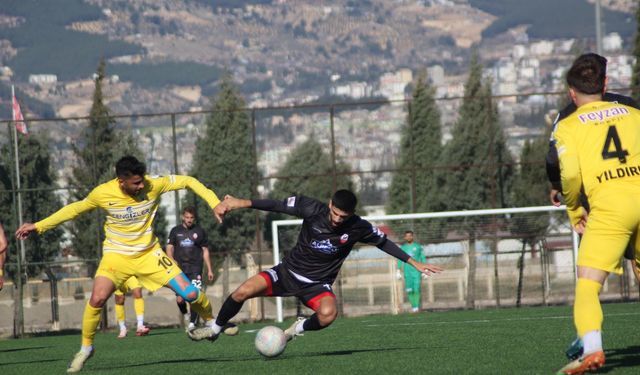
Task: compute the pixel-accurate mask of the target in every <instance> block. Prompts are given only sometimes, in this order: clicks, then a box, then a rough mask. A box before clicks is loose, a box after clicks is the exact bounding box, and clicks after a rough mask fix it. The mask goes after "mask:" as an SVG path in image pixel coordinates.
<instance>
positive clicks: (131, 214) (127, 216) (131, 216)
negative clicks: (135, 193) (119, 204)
mask: <svg viewBox="0 0 640 375" xmlns="http://www.w3.org/2000/svg"><path fill="white" fill-rule="evenodd" d="M125 211H127V212H126V213H124V214H113V215H112V216H113V218H114V219H122V220H129V221H130V220H135V219H137V218H139V217H141V216H146V215H148V214H149V213H150V212H151V208H150V207H149V208H145V209H144V210H140V211H135V210H134V209H133V207H131V206H129V207H127V208H126V209H125Z"/></svg>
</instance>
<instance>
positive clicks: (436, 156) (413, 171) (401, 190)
mask: <svg viewBox="0 0 640 375" xmlns="http://www.w3.org/2000/svg"><path fill="white" fill-rule="evenodd" d="M407 112H408V113H407V120H406V123H405V125H404V127H403V129H402V140H401V143H400V153H399V157H398V163H397V166H396V167H397V168H396V172H394V175H393V178H392V180H391V186H390V188H389V202H388V203H387V212H388V213H390V214H395V213H407V212H414V211H415V212H434V211H443V210H444V209H445V207H446V205H445V203H444V200H443V198H444V197H443V194H442V188H441V186H442V184H443V182H444V181H443V178H444V175H443V174H442V172H441V170H439V169H436V168H435V167H436V166H437V164H438V163H439V162H440V159H441V157H442V150H443V146H442V144H441V142H442V130H441V128H442V125H441V122H440V111H439V110H438V106H437V104H436V102H435V99H434V90H433V88H432V87H431V86H430V85H429V83H428V80H427V76H426V72H424V71H423V72H421V73H420V74H419V75H418V78H417V81H416V83H415V87H414V90H413V94H412V101H411V103H410V105H409V106H408V111H407ZM413 179H415V185H414V183H413ZM414 201H415V207H414ZM404 229H406V228H404ZM442 229H443V228H442V221H438V220H429V221H427V222H423V223H422V225H421V226H420V228H413V230H414V231H415V232H416V233H417V234H418V235H419V237H421V238H422V239H423V240H427V238H428V237H429V238H434V237H440V236H441V235H442V233H441V230H442Z"/></svg>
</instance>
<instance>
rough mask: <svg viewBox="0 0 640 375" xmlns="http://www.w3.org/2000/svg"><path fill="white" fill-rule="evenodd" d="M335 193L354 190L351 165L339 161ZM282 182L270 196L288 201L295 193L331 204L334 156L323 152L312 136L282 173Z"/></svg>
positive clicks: (291, 158) (291, 156)
mask: <svg viewBox="0 0 640 375" xmlns="http://www.w3.org/2000/svg"><path fill="white" fill-rule="evenodd" d="M336 171H337V175H336V186H335V190H339V189H350V190H353V182H352V181H351V178H350V177H349V175H347V174H346V172H349V166H348V165H347V164H346V163H344V162H341V161H340V160H337V161H336ZM278 175H279V176H286V177H285V178H282V179H279V180H278V181H277V182H276V183H275V184H274V186H273V191H272V193H271V194H270V195H271V198H273V199H284V198H286V197H288V196H291V195H293V194H302V195H306V196H309V197H312V198H315V199H318V200H320V201H322V202H329V200H330V199H331V197H332V196H333V193H334V191H335V190H334V186H333V176H332V175H333V164H332V161H331V156H330V155H329V154H328V153H327V152H325V151H324V150H323V149H322V145H321V144H320V143H318V141H316V140H315V138H314V136H313V135H312V136H311V137H310V138H309V139H308V140H307V141H305V142H303V143H302V144H300V145H298V146H297V147H296V148H295V149H293V151H291V154H290V155H289V157H288V158H287V160H286V161H285V163H284V165H283V166H282V168H280V170H279V171H278Z"/></svg>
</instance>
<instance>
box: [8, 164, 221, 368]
mask: <svg viewBox="0 0 640 375" xmlns="http://www.w3.org/2000/svg"><path fill="white" fill-rule="evenodd" d="M116 176H117V177H116V178H115V179H113V180H111V181H108V182H106V183H103V184H101V185H99V186H97V187H96V188H94V189H93V191H91V193H89V195H88V196H87V197H86V198H85V199H84V200H82V201H78V202H74V203H71V204H68V205H67V206H65V207H63V208H61V209H60V210H59V211H57V212H56V213H54V214H53V215H51V216H49V217H47V218H45V219H43V220H41V221H38V222H37V223H35V224H32V223H25V224H24V225H22V226H21V227H20V228H18V230H17V231H16V237H17V238H18V239H25V238H27V236H28V235H29V234H30V233H31V232H34V231H35V232H37V233H39V234H41V233H44V232H45V231H47V230H49V229H52V228H55V227H56V226H58V225H60V224H61V223H63V222H65V221H68V220H72V219H73V218H75V217H76V216H78V215H80V214H82V213H84V212H88V211H90V210H93V209H95V208H101V209H102V210H104V211H105V214H106V222H105V225H104V231H105V239H104V242H103V245H102V246H103V253H104V255H103V257H102V259H101V261H100V265H99V266H98V270H97V271H96V275H95V279H94V283H93V290H92V292H91V298H90V300H89V302H88V303H87V305H86V307H85V310H84V315H83V318H82V346H81V349H80V351H79V352H78V353H77V354H76V355H75V357H74V358H73V360H72V361H71V363H70V364H69V368H68V369H67V372H78V371H80V370H81V369H82V367H83V366H84V363H85V362H86V360H87V359H89V358H90V357H91V356H92V355H93V353H94V350H93V339H94V336H95V333H96V328H97V326H98V323H99V322H100V312H101V311H102V307H103V306H104V303H105V301H107V300H108V299H109V297H110V296H111V294H112V293H113V292H114V291H115V290H116V289H118V288H120V287H121V286H122V285H123V283H124V282H125V281H126V280H127V279H129V278H130V277H131V276H135V277H136V278H137V279H138V280H139V281H140V283H141V284H142V286H143V287H144V288H146V289H148V290H150V291H154V290H157V289H158V288H160V287H161V286H166V287H168V288H170V289H172V290H173V291H175V292H176V294H178V295H180V296H181V297H182V298H184V299H185V300H186V301H188V302H190V303H191V307H192V308H193V309H194V310H195V311H197V312H198V314H199V315H200V316H201V317H202V318H203V319H204V320H205V322H207V321H210V322H211V324H212V323H213V320H212V313H211V304H210V303H209V300H208V299H207V297H206V295H205V294H204V293H201V292H200V291H199V290H198V289H196V288H195V287H194V286H193V285H192V284H191V282H190V281H189V279H188V278H187V277H186V276H185V274H184V273H183V272H182V270H181V269H180V268H179V267H178V266H177V265H176V264H175V263H174V262H173V261H172V260H171V259H170V258H169V257H168V256H167V255H166V254H165V252H164V251H163V250H162V248H161V247H160V244H159V243H158V238H157V237H156V236H155V234H154V233H153V229H152V224H153V219H154V217H155V215H156V212H157V209H158V206H159V204H160V196H161V195H162V194H163V193H166V192H168V191H173V190H178V189H184V188H188V189H191V190H192V191H193V192H194V193H196V194H197V195H198V196H200V198H202V199H204V200H205V201H206V202H207V204H208V205H209V207H211V208H212V210H213V213H214V215H215V216H216V218H217V219H218V221H219V222H222V218H223V216H224V214H225V213H226V212H227V207H226V205H225V203H221V202H220V200H219V199H218V197H217V196H216V194H215V193H214V192H213V191H211V190H209V189H207V188H206V187H205V186H204V185H203V184H202V183H200V182H199V181H198V180H196V179H195V178H193V177H189V176H173V175H172V176H165V177H158V178H152V177H149V176H147V175H146V167H145V165H144V164H143V163H141V162H140V161H138V160H137V159H136V158H134V157H133V156H125V157H123V158H121V159H120V160H119V161H118V162H117V163H116Z"/></svg>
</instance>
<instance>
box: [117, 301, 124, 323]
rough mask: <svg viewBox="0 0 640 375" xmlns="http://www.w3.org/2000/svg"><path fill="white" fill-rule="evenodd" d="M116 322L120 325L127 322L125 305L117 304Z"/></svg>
mask: <svg viewBox="0 0 640 375" xmlns="http://www.w3.org/2000/svg"><path fill="white" fill-rule="evenodd" d="M115 310H116V322H118V323H120V322H124V320H125V314H124V305H118V304H117V303H116V308H115Z"/></svg>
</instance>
